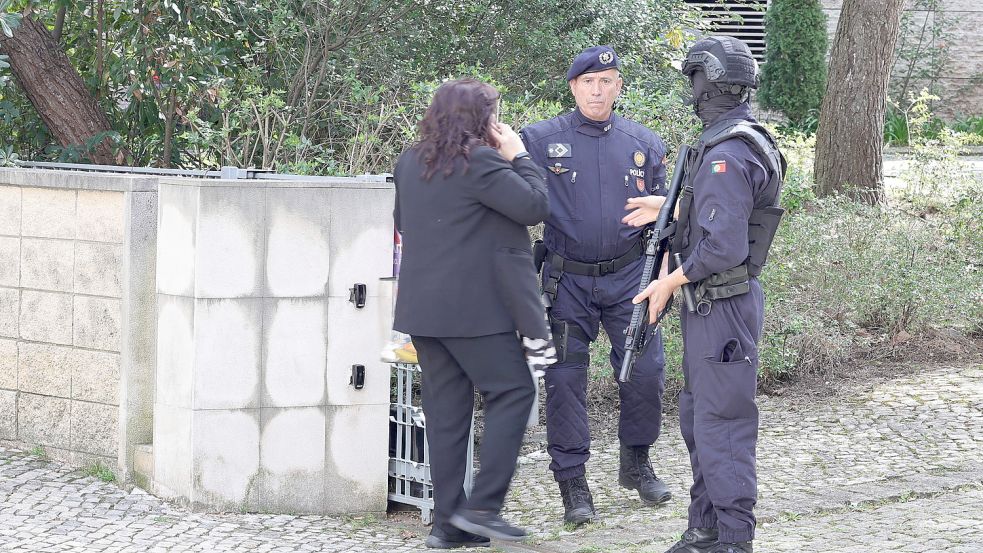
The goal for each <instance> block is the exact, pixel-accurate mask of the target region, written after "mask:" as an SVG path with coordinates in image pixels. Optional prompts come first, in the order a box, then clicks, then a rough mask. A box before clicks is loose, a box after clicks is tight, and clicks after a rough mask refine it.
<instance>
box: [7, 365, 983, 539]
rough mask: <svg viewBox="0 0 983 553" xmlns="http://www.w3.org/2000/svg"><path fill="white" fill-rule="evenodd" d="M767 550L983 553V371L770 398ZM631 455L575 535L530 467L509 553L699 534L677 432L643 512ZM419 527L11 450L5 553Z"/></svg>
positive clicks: (938, 370)
mask: <svg viewBox="0 0 983 553" xmlns="http://www.w3.org/2000/svg"><path fill="white" fill-rule="evenodd" d="M760 407H761V413H762V427H761V440H760V443H759V448H758V460H759V474H760V478H759V480H760V482H759V493H760V500H759V503H758V509H757V514H758V516H759V527H758V537H757V539H756V541H755V548H756V549H757V550H758V551H773V552H793V551H794V552H813V551H816V552H820V551H822V552H831V551H843V552H858V553H859V552H880V551H912V552H915V551H917V552H934V551H951V552H966V553H968V552H974V553H975V552H980V551H983V366H980V365H969V366H966V365H963V366H952V367H945V366H935V367H930V368H926V369H924V370H923V371H922V372H920V373H919V374H917V375H909V376H902V377H897V378H893V379H889V380H886V381H880V382H878V383H874V384H871V385H861V387H860V388H859V389H857V390H854V391H852V392H850V393H847V394H841V395H837V396H831V397H828V398H824V399H819V400H817V399H809V400H802V399H800V400H790V399H785V398H762V399H761V400H760ZM617 452H618V448H617V443H616V442H614V441H611V440H608V441H605V440H603V439H602V440H599V441H595V455H594V457H593V458H592V459H591V462H590V463H589V466H588V475H589V479H590V482H591V486H592V488H593V489H594V492H595V500H596V503H597V506H598V508H599V510H600V513H601V515H602V520H601V521H599V522H598V523H595V524H591V525H588V526H586V527H583V528H581V529H578V530H576V531H573V532H571V531H568V530H566V529H565V528H564V527H563V526H562V525H561V524H560V523H559V518H560V516H561V512H562V508H561V506H560V501H559V493H558V491H557V489H556V485H555V483H554V482H553V481H552V479H551V478H550V477H549V475H548V473H547V468H546V467H547V464H548V458H547V456H546V454H545V449H544V446H543V445H541V444H540V445H539V447H538V449H535V450H533V451H532V452H531V453H528V454H527V455H524V456H523V457H522V458H521V459H520V463H521V464H520V467H519V471H518V474H517V479H516V482H515V483H514V485H513V489H512V491H511V492H510V498H509V501H508V505H507V510H508V512H507V517H508V518H510V519H511V520H513V521H517V522H520V523H522V524H524V525H526V526H527V527H528V528H529V529H530V530H531V531H533V532H534V536H533V538H532V539H530V540H529V541H528V542H526V543H524V544H521V545H509V546H505V545H502V546H501V547H500V549H501V550H503V551H509V552H523V551H539V552H565V553H574V552H580V553H592V552H593V553H600V552H612V553H613V552H618V551H629V552H662V551H664V550H665V548H666V547H667V546H668V545H669V544H670V543H671V542H672V541H674V540H675V538H676V536H678V534H679V533H681V532H682V531H683V530H684V529H685V525H686V521H685V509H686V501H685V497H686V495H687V494H686V486H687V484H688V482H687V479H688V477H689V474H688V471H689V469H688V466H687V465H686V457H685V454H684V453H685V447H684V446H683V444H682V440H681V439H680V437H679V431H678V426H677V424H676V423H675V421H671V420H670V421H667V422H666V427H665V429H664V433H663V436H662V438H660V440H659V445H658V446H657V456H658V459H659V460H658V462H657V465H658V466H657V469H656V470H657V472H658V473H659V474H660V475H661V476H662V477H663V478H664V479H665V480H666V481H667V482H668V483H669V485H670V487H671V489H672V490H673V491H674V494H675V497H674V498H673V500H672V501H671V502H670V503H669V504H667V505H665V506H663V507H658V508H647V507H643V506H642V505H641V503H640V502H639V501H638V499H637V498H636V497H634V496H633V492H628V491H626V490H622V489H620V488H618V487H617V481H616V480H617V454H618V453H617ZM426 532H427V529H426V528H425V527H423V526H422V525H420V524H419V523H418V522H417V521H416V520H415V519H414V518H413V517H407V516H402V517H398V518H391V519H387V520H376V519H373V518H332V517H314V516H303V517H297V516H276V515H253V514H208V513H192V512H189V511H186V510H183V509H180V508H177V507H174V506H172V505H169V504H168V503H166V502H163V501H160V500H158V499H156V498H154V497H151V496H149V495H147V494H145V493H142V492H140V491H139V490H135V491H134V492H130V493H126V492H124V491H122V490H120V489H119V488H117V487H115V486H113V485H111V484H105V483H102V482H100V481H98V480H96V479H94V478H92V477H87V476H84V475H82V474H81V473H80V472H77V471H71V470H69V469H67V468H65V467H64V466H62V465H60V464H58V463H54V462H49V461H45V460H42V459H38V458H37V457H33V456H31V455H28V454H27V453H24V452H19V451H14V450H10V449H3V448H0V551H3V552H11V553H19V552H28V551H30V552H36V551H43V552H59V551H72V552H89V551H92V552H102V551H105V552H124V551H134V552H141V553H144V552H155V551H162V552H164V551H166V552H178V551H202V552H211V551H255V552H260V553H262V552H281V551H282V552H288V551H325V552H352V553H358V552H369V551H373V552H374V551H380V552H382V551H385V552H403V551H407V552H408V551H426V550H425V549H424V548H423V547H422V538H423V537H424V536H425V535H426Z"/></svg>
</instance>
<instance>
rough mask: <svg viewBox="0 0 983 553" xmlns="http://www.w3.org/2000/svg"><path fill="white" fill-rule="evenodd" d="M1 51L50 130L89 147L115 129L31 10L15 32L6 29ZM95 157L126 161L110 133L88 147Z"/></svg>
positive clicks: (71, 142) (0, 41)
mask: <svg viewBox="0 0 983 553" xmlns="http://www.w3.org/2000/svg"><path fill="white" fill-rule="evenodd" d="M0 51H2V53H4V54H6V55H7V56H8V57H9V62H10V69H11V71H12V72H13V74H14V78H15V79H16V81H17V84H18V85H20V87H21V88H22V89H23V90H24V93H25V94H26V95H27V99H28V100H30V102H31V104H33V105H34V109H36V110H37V112H38V115H40V116H41V120H42V121H44V124H45V125H46V126H47V127H48V131H50V132H51V134H52V136H53V137H54V138H55V140H57V141H58V142H59V143H60V144H61V145H62V146H66V147H67V146H75V147H84V145H85V143H86V141H87V140H89V139H90V138H92V137H93V136H95V135H97V134H99V133H101V132H105V131H109V130H110V126H109V120H108V119H106V114H105V113H103V112H102V110H100V109H99V105H98V104H97V103H96V101H95V99H94V98H93V97H92V95H91V94H90V93H89V91H88V89H86V87H85V82H84V81H82V77H81V76H80V75H79V74H78V71H76V70H75V68H74V67H72V64H71V62H70V61H69V60H68V56H67V55H65V52H64V51H62V49H61V48H60V47H59V46H58V43H57V42H56V41H55V39H54V37H52V36H51V33H49V32H48V29H47V28H46V27H45V26H44V24H43V23H40V22H38V21H35V20H34V18H33V17H31V16H30V15H25V16H24V18H23V19H22V20H21V22H20V25H19V26H18V27H17V28H16V29H15V30H14V36H13V38H7V36H6V35H4V34H3V33H0ZM87 156H88V158H89V159H90V160H91V161H93V162H94V163H100V164H108V165H112V164H115V163H121V162H122V160H123V154H120V156H119V159H117V158H116V157H115V156H114V155H113V150H112V147H111V145H110V141H109V139H108V138H106V139H104V140H103V141H101V142H100V143H99V144H97V145H95V146H93V147H92V149H91V150H90V151H88V152H87Z"/></svg>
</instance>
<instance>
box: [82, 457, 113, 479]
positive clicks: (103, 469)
mask: <svg viewBox="0 0 983 553" xmlns="http://www.w3.org/2000/svg"><path fill="white" fill-rule="evenodd" d="M82 472H84V473H85V475H86V476H91V477H93V478H98V479H99V480H102V481H103V482H106V483H110V482H115V481H116V473H115V472H113V470H112V469H111V468H109V467H107V466H106V465H104V464H103V463H102V461H96V462H95V463H91V464H89V465H86V467H85V468H84V469H82Z"/></svg>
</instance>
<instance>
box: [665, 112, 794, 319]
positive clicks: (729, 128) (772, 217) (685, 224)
mask: <svg viewBox="0 0 983 553" xmlns="http://www.w3.org/2000/svg"><path fill="white" fill-rule="evenodd" d="M733 138H738V139H741V140H744V142H746V143H747V144H748V145H749V146H750V147H751V149H752V150H753V151H754V153H755V154H757V156H758V159H759V160H760V161H764V162H765V164H766V168H767V170H768V185H767V187H766V188H765V191H764V192H765V193H764V194H761V196H760V197H761V198H766V199H767V200H765V201H763V202H762V204H764V205H757V203H756V204H755V206H754V208H753V209H752V210H751V216H750V218H749V219H748V257H747V259H746V260H745V261H744V263H743V264H741V265H739V266H737V267H734V268H732V269H729V270H727V271H723V272H721V273H717V274H714V275H711V276H710V277H707V278H706V279H705V280H704V282H703V283H701V284H702V288H703V290H704V292H705V293H707V294H709V296H710V297H708V298H707V299H711V300H712V299H719V298H724V297H730V296H734V295H737V294H740V293H743V292H744V291H746V290H745V289H744V288H745V286H738V284H739V281H740V280H741V275H749V276H754V277H756V276H758V275H760V274H761V269H762V268H763V267H764V265H765V261H767V259H768V249H769V248H770V247H771V243H772V240H774V238H775V233H776V232H777V231H778V224H779V222H780V221H781V219H782V215H784V213H785V210H784V209H782V208H780V207H778V199H779V196H780V195H781V189H782V182H783V181H784V179H785V171H786V169H787V167H788V164H787V163H786V161H785V156H783V155H782V153H781V152H780V151H779V150H778V146H777V145H776V144H775V139H774V138H772V136H771V134H770V133H769V132H768V130H767V129H765V128H764V127H763V126H761V125H759V124H757V123H753V122H751V121H746V120H744V119H728V120H724V121H719V122H717V123H715V124H713V125H711V126H710V127H709V128H707V129H706V130H705V131H704V132H703V134H702V135H700V140H699V141H698V142H697V144H696V147H695V148H693V149H691V150H690V158H689V160H688V161H687V164H686V181H684V182H686V185H685V186H684V187H683V190H682V192H681V193H680V195H679V220H678V221H677V225H676V232H675V235H674V236H673V238H672V242H671V245H670V249H671V250H672V251H673V252H683V245H684V242H685V240H686V237H687V236H689V218H690V208H691V207H692V203H693V179H694V178H695V177H696V172H697V171H698V170H699V168H700V166H701V165H702V164H703V158H704V156H705V155H706V152H707V151H709V150H710V149H711V148H713V147H714V146H716V145H717V144H720V143H721V142H723V141H725V140H730V139H733ZM689 246H690V247H693V246H695V244H690V245H689ZM745 269H746V271H745ZM743 280H744V284H745V285H746V280H747V276H744V278H743ZM698 288H699V285H698ZM708 288H709V289H708Z"/></svg>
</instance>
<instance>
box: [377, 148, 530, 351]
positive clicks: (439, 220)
mask: <svg viewBox="0 0 983 553" xmlns="http://www.w3.org/2000/svg"><path fill="white" fill-rule="evenodd" d="M425 169H426V166H425V165H424V163H423V162H422V160H421V159H420V157H419V155H418V152H417V151H416V150H415V149H412V148H411V149H409V150H407V151H406V152H404V153H403V154H402V155H401V156H400V157H399V159H398V160H397V162H396V168H395V171H394V173H395V175H394V176H395V178H394V180H395V183H396V208H395V210H394V213H393V215H394V218H395V222H396V228H397V229H398V230H399V232H400V233H401V234H402V240H403V258H402V261H401V266H400V274H399V291H398V295H397V299H396V313H395V320H394V324H393V327H394V328H395V329H396V330H399V331H401V332H405V333H407V334H410V335H416V336H431V337H441V338H452V337H475V336H487V335H490V334H498V333H502V332H514V331H517V330H518V331H520V332H521V333H522V334H524V335H526V336H529V337H533V338H545V337H547V336H548V330H547V328H546V322H545V312H544V307H543V304H542V300H541V299H540V295H539V288H538V282H537V279H536V273H535V269H534V267H533V261H532V253H531V251H530V241H529V232H528V229H527V226H531V225H536V224H538V223H540V222H541V221H542V220H543V219H545V218H546V216H547V215H548V214H549V201H548V199H547V193H546V186H545V182H544V180H543V175H542V173H541V172H540V170H539V169H538V168H537V166H536V164H535V163H534V162H533V161H532V160H530V159H528V158H520V159H517V160H515V162H514V163H509V162H508V161H506V160H505V159H504V158H502V157H501V156H500V155H499V153H498V152H497V151H496V150H494V149H492V148H489V147H488V146H480V147H477V148H474V149H472V151H471V156H470V160H469V163H468V167H467V169H463V168H462V164H461V163H459V167H458V169H457V170H456V171H455V172H454V173H452V174H451V175H450V176H445V175H444V174H443V172H441V171H438V172H437V173H435V174H434V175H433V176H432V177H431V178H430V180H429V181H428V180H424V179H423V176H422V175H423V173H424V171H425Z"/></svg>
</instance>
